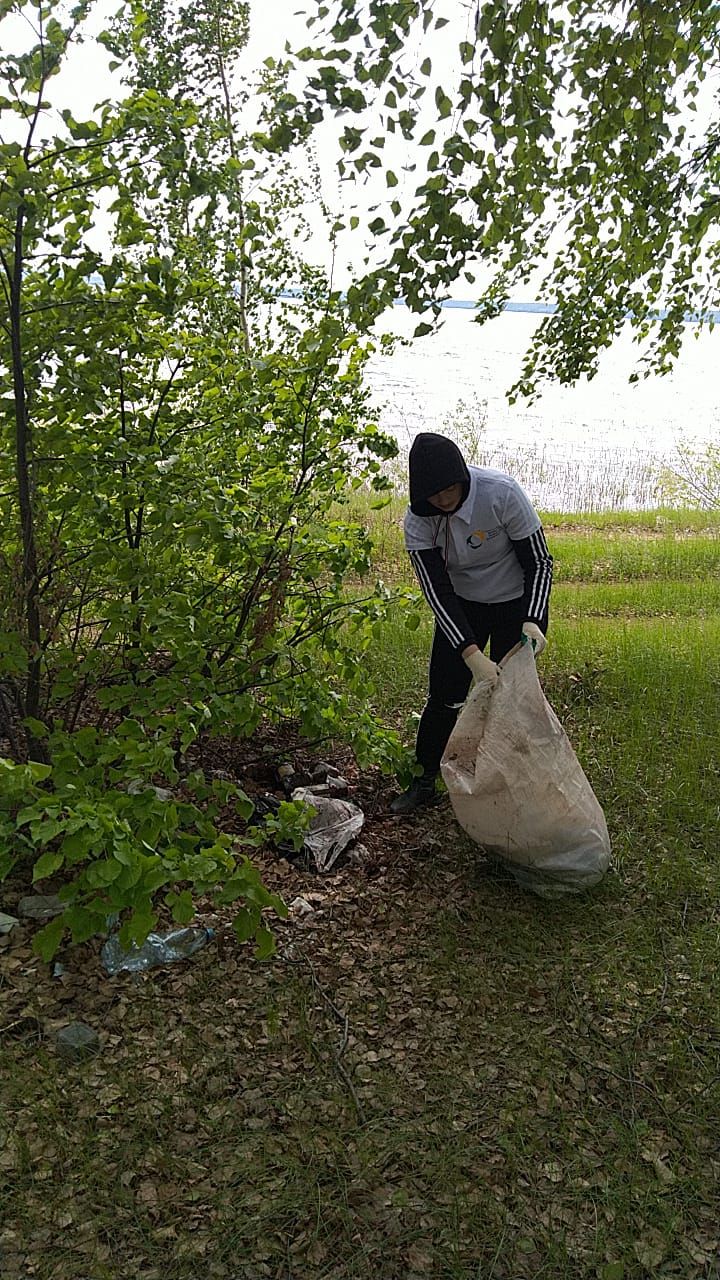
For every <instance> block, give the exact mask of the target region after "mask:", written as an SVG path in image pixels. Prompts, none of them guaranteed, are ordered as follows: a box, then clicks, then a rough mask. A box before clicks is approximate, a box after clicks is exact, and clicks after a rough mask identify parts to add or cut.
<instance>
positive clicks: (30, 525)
mask: <svg viewBox="0 0 720 1280" xmlns="http://www.w3.org/2000/svg"><path fill="white" fill-rule="evenodd" d="M24 221H25V211H24V209H23V208H22V207H21V208H20V209H19V210H18V214H17V218H16V220H15V244H14V258H13V262H12V270H11V273H10V282H9V283H10V344H11V351H12V375H13V395H14V400H15V455H16V467H17V486H18V502H19V507H20V526H21V530H22V550H23V561H22V569H23V571H22V581H23V595H24V609H25V623H26V632H27V650H28V665H27V676H26V682H25V706H24V713H25V715H26V716H32V717H34V718H35V719H37V717H38V712H39V709H40V670H41V663H42V643H41V642H42V631H41V624H40V605H39V582H38V565H37V545H36V541H35V513H34V510H33V493H32V485H31V482H30V434H31V433H30V421H29V415H28V408H27V392H26V387H25V368H24V363H23V349H22V312H21V298H22V278H23V230H24ZM27 746H28V756H29V757H30V759H31V760H40V761H42V762H43V763H46V762H47V751H46V749H45V746H44V744H43V743H42V742H41V741H39V740H38V739H37V738H36V736H35V734H33V733H32V732H31V731H28V732H27Z"/></svg>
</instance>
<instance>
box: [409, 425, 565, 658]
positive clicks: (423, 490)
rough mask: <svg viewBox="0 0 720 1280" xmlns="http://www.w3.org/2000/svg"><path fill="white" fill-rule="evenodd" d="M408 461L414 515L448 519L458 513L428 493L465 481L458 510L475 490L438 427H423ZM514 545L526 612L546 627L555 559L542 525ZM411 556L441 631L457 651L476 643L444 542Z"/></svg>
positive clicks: (462, 461) (462, 462) (460, 459)
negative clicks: (443, 508) (432, 499)
mask: <svg viewBox="0 0 720 1280" xmlns="http://www.w3.org/2000/svg"><path fill="white" fill-rule="evenodd" d="M409 463H410V465H409V471H410V510H411V511H412V513H413V515H416V516H435V517H438V518H440V519H441V518H443V515H444V518H445V519H446V520H447V519H448V518H449V516H451V515H452V514H454V513H453V512H446V513H443V512H441V511H439V510H438V508H437V507H433V506H432V505H431V504H430V503H429V502H428V498H429V497H430V495H431V494H436V493H440V492H441V491H442V490H443V489H448V488H449V487H450V485H453V484H460V485H462V497H461V499H460V501H459V503H458V505H457V507H456V508H455V511H457V510H459V508H460V507H461V506H462V504H463V502H464V501H465V499H466V498H467V496H468V493H469V492H470V472H469V470H468V467H467V464H466V462H465V459H464V458H463V456H462V453H461V452H460V450H459V449H458V446H457V445H456V444H455V443H454V441H453V440H448V438H447V436H441V435H438V434H437V432H435V431H422V432H420V434H419V435H417V436H416V437H415V439H414V441H413V444H412V448H411V449H410V460H409ZM512 545H513V549H514V551H515V554H516V556H517V558H518V560H519V561H520V565H521V567H522V570H523V575H524V578H525V590H524V592H523V597H524V599H523V603H524V607H525V616H526V618H527V619H528V620H529V621H532V622H536V623H537V624H538V626H539V627H540V629H541V631H543V632H545V631H547V625H548V599H549V595H550V584H551V581H552V564H553V561H552V556H551V555H550V553H549V551H548V547H547V543H546V542H545V535H544V533H543V530H542V528H540V529H538V531H537V532H536V533H534V534H532V536H531V537H529V538H522V539H521V540H520V541H513V542H512ZM410 559H411V561H412V565H413V568H414V570H415V572H416V574H417V577H418V580H419V582H420V586H421V588H422V591H423V594H424V595H425V597H426V599H427V601H428V604H429V605H430V607H431V609H432V611H433V613H434V614H435V619H436V622H437V624H438V626H439V628H440V631H441V632H442V633H443V634H444V635H445V636H446V638H447V639H448V640H449V641H450V643H451V644H452V646H453V647H454V648H456V649H457V650H458V651H460V650H462V649H464V648H465V647H466V646H467V645H470V644H475V643H476V640H475V635H474V632H473V628H472V627H471V625H470V623H469V622H468V619H467V616H466V614H465V610H464V608H463V601H461V600H460V598H459V597H458V596H457V595H456V594H455V589H454V587H453V585H452V582H451V581H450V576H449V574H448V571H447V568H446V566H445V562H444V558H443V555H442V552H441V549H440V546H434V547H433V548H432V549H428V550H424V551H411V552H410ZM511 603H514V602H511Z"/></svg>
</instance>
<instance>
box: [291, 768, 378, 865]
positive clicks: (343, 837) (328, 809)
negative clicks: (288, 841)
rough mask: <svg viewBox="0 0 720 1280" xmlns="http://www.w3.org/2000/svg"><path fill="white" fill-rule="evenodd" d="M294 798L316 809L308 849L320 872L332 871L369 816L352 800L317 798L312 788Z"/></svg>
mask: <svg viewBox="0 0 720 1280" xmlns="http://www.w3.org/2000/svg"><path fill="white" fill-rule="evenodd" d="M292 798H293V800H300V801H302V802H303V803H304V804H310V805H312V806H313V808H314V809H315V816H314V817H313V819H312V822H311V824H310V828H309V830H308V831H306V833H305V841H304V847H305V849H306V850H307V851H308V852H309V853H310V854H311V855H312V858H313V860H314V863H315V867H316V868H317V870H318V871H321V872H322V871H330V870H331V868H332V867H334V865H335V863H336V862H337V860H338V858H339V857H340V854H341V853H343V852H344V850H345V849H347V847H348V845H349V844H351V843H352V841H353V840H354V839H355V837H356V835H357V834H358V832H359V831H360V830H361V828H362V825H363V823H364V821H365V814H364V813H363V811H362V809H358V807H357V805H354V804H351V803H350V801H349V800H337V799H330V797H326V796H321V795H317V794H316V792H315V791H314V790H313V788H312V787H298V788H296V790H295V791H293V793H292Z"/></svg>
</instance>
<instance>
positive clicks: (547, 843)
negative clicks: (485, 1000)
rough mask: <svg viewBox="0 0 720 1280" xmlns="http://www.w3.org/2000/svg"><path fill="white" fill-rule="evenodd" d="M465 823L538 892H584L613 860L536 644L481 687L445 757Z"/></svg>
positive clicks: (445, 770)
mask: <svg viewBox="0 0 720 1280" xmlns="http://www.w3.org/2000/svg"><path fill="white" fill-rule="evenodd" d="M441 769H442V776H443V780H444V782H445V785H446V786H447V789H448V791H449V793H450V800H451V802H452V806H453V810H454V812H455V816H456V818H457V820H458V822H459V823H460V825H461V827H462V828H463V829H464V830H465V831H466V832H467V833H468V835H469V836H471V837H472V839H473V840H476V841H477V843H478V844H480V845H482V846H483V847H484V848H485V849H486V850H487V851H488V852H489V853H491V854H493V855H494V856H496V857H498V858H500V859H501V860H502V861H503V862H505V863H506V864H507V865H508V867H509V868H510V870H511V871H512V872H513V875H514V876H515V878H516V880H518V881H519V883H520V884H522V885H524V886H525V887H527V888H529V889H532V890H533V892H535V893H538V894H540V896H542V897H556V896H560V895H562V894H566V893H578V892H580V891H582V890H583V889H587V888H590V887H591V886H592V885H595V884H597V883H598V881H600V880H601V879H602V877H603V875H604V874H605V872H606V871H607V868H608V866H609V864H610V838H609V836H608V830H607V824H606V822H605V815H604V814H603V811H602V809H601V808H600V805H599V803H598V800H597V798H596V796H595V793H594V792H593V789H592V787H591V786H590V783H589V782H588V780H587V778H586V776H585V774H584V773H583V770H582V768H581V766H580V762H579V761H578V758H577V756H576V755H575V752H574V751H573V749H572V746H571V744H570V740H569V739H568V737H567V734H566V733H565V730H564V729H563V727H562V725H561V724H560V721H559V720H558V718H557V716H556V715H555V712H554V711H553V710H552V707H551V706H550V705H549V703H548V702H547V700H546V698H545V696H544V694H543V691H542V689H541V688H540V682H539V680H538V676H537V671H536V669H535V659H534V656H533V651H532V648H531V646H530V645H529V644H528V645H523V646H522V647H521V648H519V649H517V650H516V651H514V652H513V653H512V654H511V655H508V657H507V658H505V659H504V660H503V663H502V664H501V669H500V674H499V676H498V678H497V681H496V682H492V681H484V682H482V683H479V684H477V685H475V687H474V689H472V691H471V693H470V695H469V697H468V699H467V702H466V703H465V706H464V707H463V709H462V711H461V713H460V715H459V717H458V720H457V723H456V725H455V728H454V730H453V732H452V734H451V736H450V740H449V742H448V744H447V747H446V748H445V754H444V756H443V759H442V765H441Z"/></svg>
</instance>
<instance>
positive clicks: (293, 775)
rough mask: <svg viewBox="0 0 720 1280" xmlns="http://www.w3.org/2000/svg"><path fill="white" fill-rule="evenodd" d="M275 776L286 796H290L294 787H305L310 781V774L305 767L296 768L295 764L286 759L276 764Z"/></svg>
mask: <svg viewBox="0 0 720 1280" xmlns="http://www.w3.org/2000/svg"><path fill="white" fill-rule="evenodd" d="M277 776H278V779H279V781H280V785H281V786H282V789H283V791H284V792H285V795H286V796H290V795H291V794H292V792H293V791H294V790H295V789H296V787H306V786H307V785H308V783H309V782H310V774H309V773H308V772H307V770H305V769H296V767H295V765H294V764H292V763H290V762H289V761H286V762H285V763H284V764H281V765H278V771H277Z"/></svg>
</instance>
